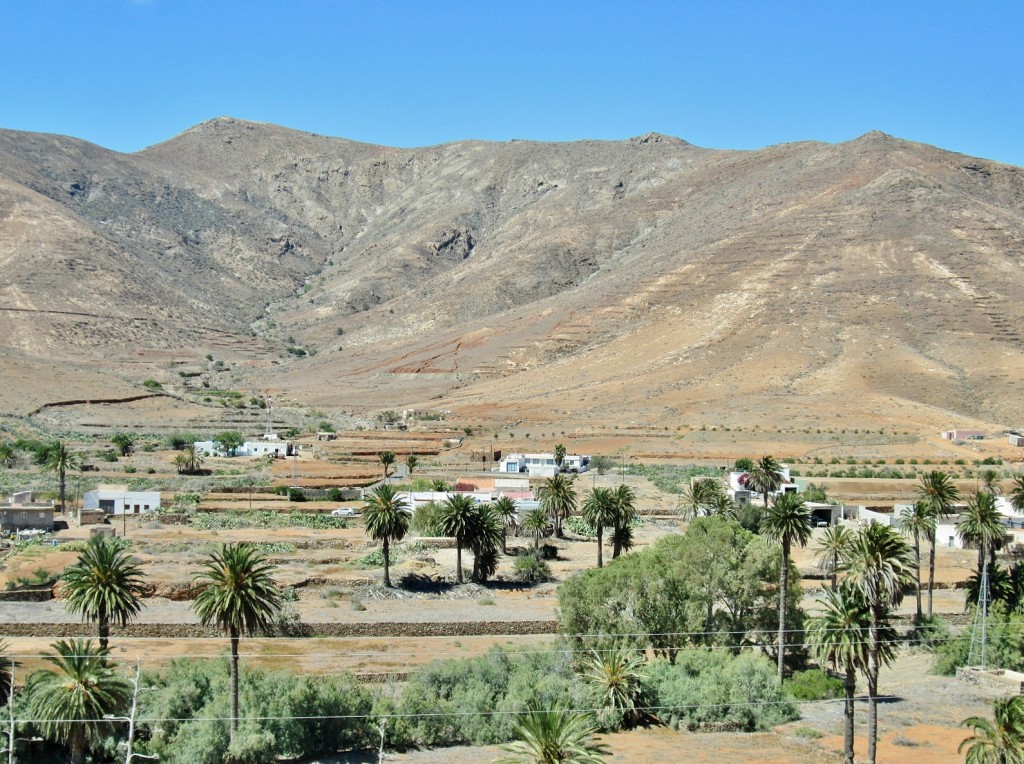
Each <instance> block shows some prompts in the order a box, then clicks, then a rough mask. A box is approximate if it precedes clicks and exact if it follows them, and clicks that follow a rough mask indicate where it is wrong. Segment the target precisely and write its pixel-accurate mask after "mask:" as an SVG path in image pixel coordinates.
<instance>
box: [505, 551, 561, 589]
mask: <svg viewBox="0 0 1024 764" xmlns="http://www.w3.org/2000/svg"><path fill="white" fill-rule="evenodd" d="M545 546H546V545H545ZM512 569H513V570H514V571H515V578H516V580H517V581H521V582H522V583H524V584H539V583H543V582H544V581H550V580H551V568H549V567H548V564H547V563H546V562H544V558H543V557H542V556H541V554H540V553H539V552H538V551H537V550H534V549H531V550H530V551H528V552H526V553H525V554H521V555H519V556H518V557H516V561H515V563H514V564H513V566H512Z"/></svg>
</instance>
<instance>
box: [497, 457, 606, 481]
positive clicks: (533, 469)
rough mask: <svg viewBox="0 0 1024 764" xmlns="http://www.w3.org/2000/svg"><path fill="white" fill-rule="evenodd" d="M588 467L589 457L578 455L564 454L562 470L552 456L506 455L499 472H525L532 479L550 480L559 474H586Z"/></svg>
mask: <svg viewBox="0 0 1024 764" xmlns="http://www.w3.org/2000/svg"><path fill="white" fill-rule="evenodd" d="M589 465H590V457H589V456H584V455H580V454H566V455H565V457H564V458H563V459H562V469H561V470H559V469H558V461H557V460H556V459H555V455H554V454H550V453H549V454H508V455H507V456H506V457H505V458H504V459H502V460H501V462H500V465H499V467H498V471H499V472H504V473H520V472H525V473H527V474H528V475H529V476H530V477H532V478H552V477H554V476H555V475H557V474H558V473H559V471H561V472H586V471H587V467H588V466H589Z"/></svg>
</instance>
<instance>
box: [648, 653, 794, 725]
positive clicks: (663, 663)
mask: <svg viewBox="0 0 1024 764" xmlns="http://www.w3.org/2000/svg"><path fill="white" fill-rule="evenodd" d="M647 673H648V676H649V682H650V688H651V691H652V693H653V696H654V705H655V706H658V707H660V708H661V710H660V711H659V715H660V716H661V718H662V720H663V721H664V722H665V723H666V724H668V725H669V726H670V727H673V728H676V729H679V728H686V729H689V730H696V729H707V730H739V731H743V732H754V731H757V730H767V729H771V728H772V727H774V726H776V725H778V724H782V723H783V722H788V721H793V720H794V719H798V718H799V714H798V713H797V710H796V707H795V706H794V705H793V703H792V702H790V701H789V700H788V699H787V698H786V696H785V693H784V692H783V690H782V687H781V686H780V685H779V677H778V674H777V673H776V670H775V667H774V666H773V665H772V662H771V661H769V660H768V658H766V657H765V656H763V655H756V654H754V653H743V654H741V655H738V656H735V657H734V656H731V655H729V654H728V653H726V652H724V651H710V652H687V653H681V654H680V655H679V656H678V658H677V659H676V662H675V663H674V664H673V663H670V662H669V661H667V660H662V659H656V660H653V661H651V662H650V663H649V664H648V667H647Z"/></svg>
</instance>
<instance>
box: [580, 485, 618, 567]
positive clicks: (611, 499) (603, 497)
mask: <svg viewBox="0 0 1024 764" xmlns="http://www.w3.org/2000/svg"><path fill="white" fill-rule="evenodd" d="M617 516H618V511H617V508H616V497H615V494H614V492H613V491H612V489H611V488H592V489H591V490H590V493H589V494H587V497H586V499H584V500H583V519H584V520H586V521H587V523H588V524H589V525H591V526H592V527H593V528H594V530H596V531H597V567H599V568H601V567H604V529H605V526H612V525H614V524H615V519H616V517H617Z"/></svg>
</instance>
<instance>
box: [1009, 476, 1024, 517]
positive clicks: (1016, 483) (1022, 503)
mask: <svg viewBox="0 0 1024 764" xmlns="http://www.w3.org/2000/svg"><path fill="white" fill-rule="evenodd" d="M1010 505H1011V506H1012V507H1013V510H1014V512H1024V475H1014V476H1013V488H1011V489H1010Z"/></svg>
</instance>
